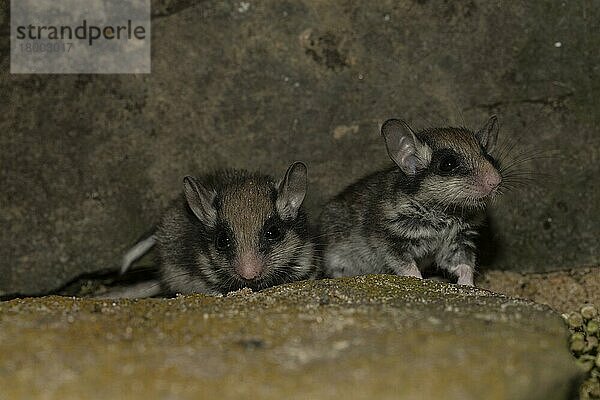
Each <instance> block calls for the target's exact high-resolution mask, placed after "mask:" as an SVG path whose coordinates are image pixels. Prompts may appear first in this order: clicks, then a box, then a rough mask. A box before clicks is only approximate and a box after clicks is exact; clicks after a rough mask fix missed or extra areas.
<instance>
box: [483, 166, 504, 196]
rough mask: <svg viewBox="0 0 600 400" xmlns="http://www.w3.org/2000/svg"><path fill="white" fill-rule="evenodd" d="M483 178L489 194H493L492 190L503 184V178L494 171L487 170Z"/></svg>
mask: <svg viewBox="0 0 600 400" xmlns="http://www.w3.org/2000/svg"><path fill="white" fill-rule="evenodd" d="M482 178H483V179H482V183H483V186H484V187H485V189H486V190H487V191H488V192H491V191H492V190H494V189H496V188H497V187H498V186H499V185H500V183H501V182H502V177H501V176H500V174H499V173H498V172H497V171H495V170H493V169H489V170H487V171H486V172H485V173H484V174H483V177H482Z"/></svg>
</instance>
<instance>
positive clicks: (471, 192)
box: [381, 116, 502, 208]
mask: <svg viewBox="0 0 600 400" xmlns="http://www.w3.org/2000/svg"><path fill="white" fill-rule="evenodd" d="M381 133H382V135H383V137H384V139H385V143H386V147H387V151H388V154H389V156H390V158H391V159H392V160H393V161H394V162H395V163H396V165H397V166H398V167H399V168H400V170H401V171H402V172H403V173H404V174H405V175H406V176H407V177H408V180H407V185H406V188H405V191H408V192H409V193H410V194H411V195H413V196H414V197H415V198H416V199H417V200H418V201H419V202H422V203H427V204H429V203H432V204H440V205H443V206H457V207H464V208H471V207H482V206H483V205H484V204H485V202H486V200H488V199H490V198H492V197H493V196H494V195H495V194H496V192H497V190H498V188H499V186H500V184H501V182H502V177H501V175H500V172H499V170H498V164H497V162H496V160H494V158H493V157H492V156H491V152H492V150H493V149H494V146H495V145H496V141H497V138H498V120H497V118H496V116H492V117H491V118H490V119H489V120H488V121H487V123H486V124H485V125H484V126H483V127H482V128H481V129H479V130H478V131H477V132H473V131H470V130H468V129H466V128H435V129H427V130H424V131H421V132H414V131H413V130H412V129H411V128H410V126H408V124H407V123H406V122H404V121H401V120H397V119H390V120H388V121H386V122H385V123H384V124H383V126H382V128H381Z"/></svg>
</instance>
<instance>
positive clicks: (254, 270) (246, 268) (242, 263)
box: [235, 253, 265, 280]
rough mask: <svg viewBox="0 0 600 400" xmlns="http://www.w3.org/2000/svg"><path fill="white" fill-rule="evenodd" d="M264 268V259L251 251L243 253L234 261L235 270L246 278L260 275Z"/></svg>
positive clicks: (249, 278) (254, 277)
mask: <svg viewBox="0 0 600 400" xmlns="http://www.w3.org/2000/svg"><path fill="white" fill-rule="evenodd" d="M264 269H265V263H264V261H263V260H262V259H261V258H260V256H258V255H257V254H253V253H244V254H242V255H240V256H239V258H238V259H237V260H236V262H235V272H236V273H237V274H238V275H239V276H240V277H242V278H243V279H246V280H252V279H256V278H258V277H260V276H261V275H262V273H263V271H264Z"/></svg>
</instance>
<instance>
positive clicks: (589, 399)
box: [563, 304, 600, 400]
mask: <svg viewBox="0 0 600 400" xmlns="http://www.w3.org/2000/svg"><path fill="white" fill-rule="evenodd" d="M563 318H564V319H565V321H566V322H567V325H568V326H569V329H570V330H571V339H570V349H571V352H572V353H573V355H574V356H575V357H576V358H577V364H578V365H579V367H580V368H581V370H582V371H583V372H585V373H586V379H585V381H584V382H583V384H582V385H581V388H580V390H579V398H580V399H581V400H597V399H600V348H599V347H598V340H599V339H600V334H599V332H598V322H599V321H600V319H599V318H598V309H597V308H596V307H595V306H594V305H592V304H586V305H585V306H583V307H581V310H579V312H577V311H574V312H571V313H568V314H564V315H563Z"/></svg>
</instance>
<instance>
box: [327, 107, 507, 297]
mask: <svg viewBox="0 0 600 400" xmlns="http://www.w3.org/2000/svg"><path fill="white" fill-rule="evenodd" d="M381 133H382V136H383V138H384V140H385V144H386V147H387V152H388V155H389V157H390V158H391V159H392V161H393V162H394V163H395V165H394V166H393V167H391V168H388V169H385V170H382V171H378V172H375V173H373V174H371V175H369V176H366V177H364V178H363V179H361V180H359V181H358V182H356V183H354V184H352V185H351V186H349V187H348V188H347V189H345V190H344V191H343V192H342V193H340V194H339V195H338V196H337V197H335V198H334V199H333V200H331V201H330V202H329V203H328V204H327V205H326V206H325V208H324V210H323V212H322V214H321V217H320V230H321V235H322V238H323V240H324V245H323V246H324V254H323V259H324V261H323V262H324V266H323V267H324V273H325V274H326V275H327V276H331V277H339V276H353V275H363V274H374V273H395V274H398V275H404V276H415V277H419V278H420V277H421V271H420V268H422V267H424V266H425V265H426V264H429V263H431V262H435V264H436V265H437V267H438V268H441V269H443V270H446V271H448V272H450V273H451V274H452V275H454V276H456V277H457V278H458V283H459V284H462V285H470V286H472V285H473V273H474V268H475V262H476V254H475V253H476V248H475V242H474V240H475V238H476V235H477V232H476V228H477V226H478V225H479V224H480V223H481V222H482V220H483V215H482V214H483V213H482V212H483V210H484V208H485V206H486V203H487V202H488V200H490V199H491V198H493V197H494V196H495V195H496V194H497V192H498V189H499V187H500V185H501V183H502V176H501V173H500V170H499V165H498V163H497V161H496V160H495V159H494V158H493V157H492V156H491V155H490V153H491V152H492V150H493V149H494V146H495V144H496V140H497V137H498V122H497V119H496V117H495V116H493V117H491V118H490V119H489V121H488V122H487V123H486V124H485V126H484V127H483V128H481V129H480V130H479V131H477V132H472V131H470V130H468V129H465V128H436V129H426V130H423V131H421V132H414V131H413V130H412V129H411V128H410V127H409V126H408V124H406V123H405V122H403V121H401V120H397V119H390V120H388V121H386V122H385V123H384V124H383V126H382V128H381Z"/></svg>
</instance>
